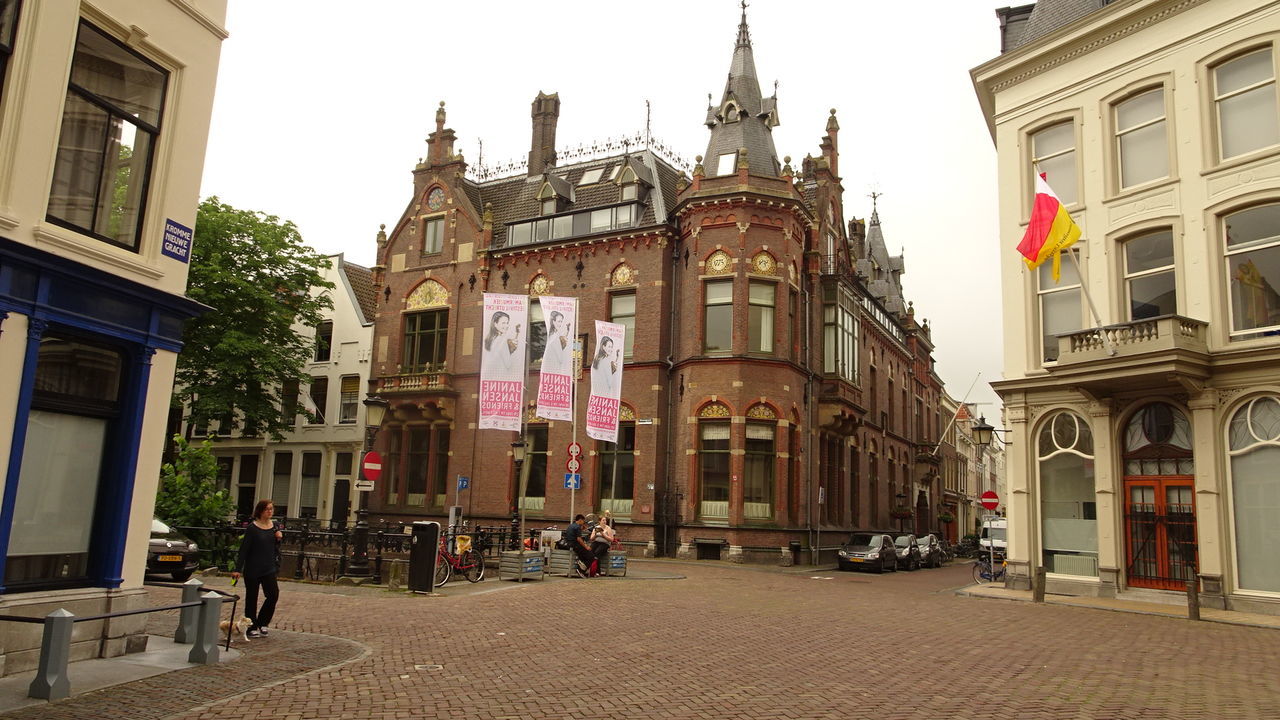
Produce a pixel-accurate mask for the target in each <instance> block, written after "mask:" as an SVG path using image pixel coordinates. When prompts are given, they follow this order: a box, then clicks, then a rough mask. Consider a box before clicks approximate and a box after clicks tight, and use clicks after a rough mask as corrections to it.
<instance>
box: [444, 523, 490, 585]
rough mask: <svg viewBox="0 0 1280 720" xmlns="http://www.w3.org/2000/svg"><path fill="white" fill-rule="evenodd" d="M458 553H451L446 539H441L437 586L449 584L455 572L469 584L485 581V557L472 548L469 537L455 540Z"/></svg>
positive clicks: (461, 536)
mask: <svg viewBox="0 0 1280 720" xmlns="http://www.w3.org/2000/svg"><path fill="white" fill-rule="evenodd" d="M454 542H455V543H457V548H458V552H456V553H454V552H450V551H449V545H448V543H447V542H446V541H445V538H443V537H441V538H440V550H439V552H437V554H436V577H435V586H436V587H440V586H441V585H444V584H445V583H447V582H449V578H451V577H453V574H454V573H455V572H457V573H461V574H462V576H463V577H465V578H466V579H467V582H473V583H476V582H480V581H481V580H483V579H484V556H483V555H481V554H480V553H479V552H478V551H477V550H476V549H475V548H473V547H471V537H470V536H469V535H459V536H457V538H455V539H454Z"/></svg>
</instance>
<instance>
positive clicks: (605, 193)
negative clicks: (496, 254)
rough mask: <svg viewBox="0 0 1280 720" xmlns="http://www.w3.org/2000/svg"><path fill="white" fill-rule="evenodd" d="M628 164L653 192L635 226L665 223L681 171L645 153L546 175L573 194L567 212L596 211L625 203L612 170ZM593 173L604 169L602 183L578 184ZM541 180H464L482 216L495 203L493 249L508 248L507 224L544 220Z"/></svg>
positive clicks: (537, 177)
mask: <svg viewBox="0 0 1280 720" xmlns="http://www.w3.org/2000/svg"><path fill="white" fill-rule="evenodd" d="M624 160H625V161H629V162H630V163H631V164H632V167H633V169H634V170H635V172H636V176H637V177H639V178H640V180H641V181H642V182H644V183H645V184H647V185H650V186H651V187H652V188H653V189H652V190H651V191H650V193H649V197H648V198H647V199H646V200H645V203H644V205H643V206H642V211H641V214H640V219H639V222H637V223H636V224H635V227H647V226H651V225H656V224H662V223H665V222H667V218H668V217H669V216H670V213H671V209H672V208H674V207H675V204H676V189H675V185H676V179H677V178H679V177H680V171H679V170H677V169H675V168H674V167H672V166H670V165H668V164H667V163H666V162H664V161H662V160H661V159H660V158H658V157H657V156H656V155H654V154H653V153H651V152H649V151H647V150H641V151H637V152H633V153H629V154H626V155H623V154H619V155H611V156H609V157H604V158H598V159H595V160H588V161H585V162H581V163H576V164H573V165H567V166H565V167H553V168H550V169H549V170H548V171H547V172H546V174H545V175H546V178H545V179H550V181H551V182H552V184H553V186H556V185H558V186H560V187H562V188H571V189H572V194H571V197H572V198H573V202H572V204H571V205H570V206H569V207H568V208H566V211H571V212H580V211H583V210H590V209H591V208H595V207H606V206H610V205H616V204H618V203H619V202H621V188H620V187H619V186H618V185H617V184H616V183H615V182H614V181H613V180H612V179H611V178H613V177H615V175H614V168H615V167H619V166H621V165H622V163H623V162H624ZM595 168H602V169H603V170H604V173H603V175H602V176H601V178H600V181H599V182H596V183H592V184H590V185H579V184H578V182H579V181H580V180H581V179H582V176H583V174H584V173H586V171H588V170H592V169H595ZM619 172H620V171H619ZM543 181H544V176H543V175H535V176H533V177H526V176H524V175H518V176H516V177H510V178H501V179H498V180H490V181H487V182H483V183H473V182H471V181H470V180H464V182H463V184H464V191H465V192H466V194H467V198H468V199H469V200H470V201H471V202H472V204H473V205H474V206H475V207H476V209H477V210H478V211H480V212H483V211H484V206H485V203H492V204H493V244H494V247H495V248H501V247H505V246H506V240H507V224H508V223H513V222H519V221H521V220H533V219H535V218H537V217H540V216H541V211H540V207H539V204H538V200H537V194H538V190H539V189H540V188H541V187H542V183H543ZM614 232H616V231H614Z"/></svg>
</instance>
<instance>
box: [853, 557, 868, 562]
mask: <svg viewBox="0 0 1280 720" xmlns="http://www.w3.org/2000/svg"><path fill="white" fill-rule="evenodd" d="M849 559H850V560H852V561H854V562H866V561H867V559H866V558H849Z"/></svg>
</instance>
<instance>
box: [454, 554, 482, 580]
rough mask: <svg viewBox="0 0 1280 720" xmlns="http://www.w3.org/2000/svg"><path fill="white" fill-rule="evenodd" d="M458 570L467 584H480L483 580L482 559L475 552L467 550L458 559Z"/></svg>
mask: <svg viewBox="0 0 1280 720" xmlns="http://www.w3.org/2000/svg"><path fill="white" fill-rule="evenodd" d="M458 569H459V570H461V571H462V576H463V577H465V578H466V579H467V582H473V583H474V582H480V581H481V580H483V579H484V558H483V557H482V556H481V555H480V553H478V552H476V551H475V550H467V551H466V552H464V553H462V555H461V556H460V557H459V558H458Z"/></svg>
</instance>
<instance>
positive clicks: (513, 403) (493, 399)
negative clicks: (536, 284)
mask: <svg viewBox="0 0 1280 720" xmlns="http://www.w3.org/2000/svg"><path fill="white" fill-rule="evenodd" d="M528 322H529V297H528V296H527V295H506V294H502V293H485V294H484V323H483V325H482V326H481V327H483V328H484V333H483V335H482V336H481V340H480V421H479V422H478V423H477V427H479V428H480V429H481V430H515V431H519V430H520V408H521V407H522V406H523V405H524V378H525V367H526V352H525V346H526V337H527V336H528V334H529V333H528V332H527V329H528Z"/></svg>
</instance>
